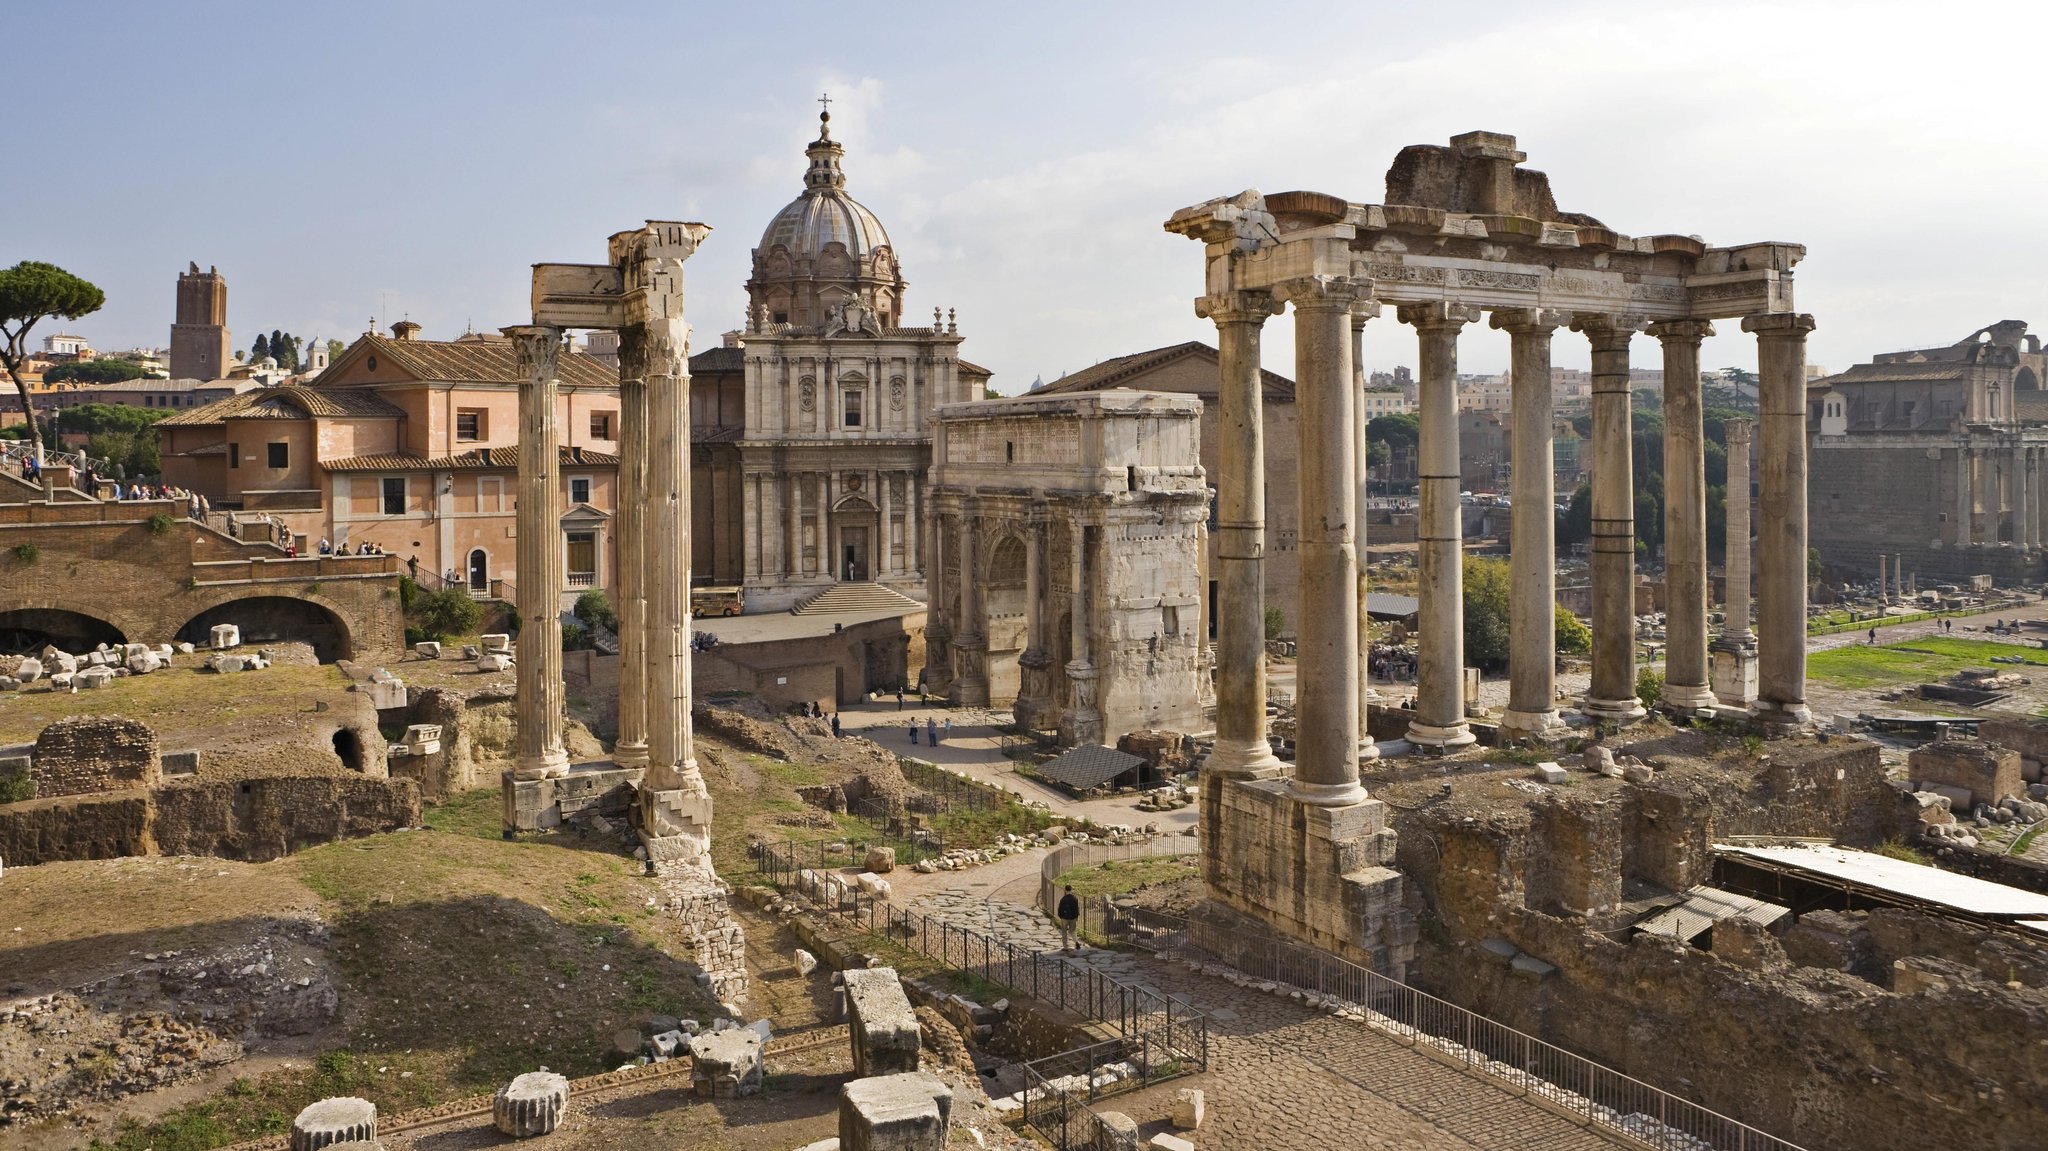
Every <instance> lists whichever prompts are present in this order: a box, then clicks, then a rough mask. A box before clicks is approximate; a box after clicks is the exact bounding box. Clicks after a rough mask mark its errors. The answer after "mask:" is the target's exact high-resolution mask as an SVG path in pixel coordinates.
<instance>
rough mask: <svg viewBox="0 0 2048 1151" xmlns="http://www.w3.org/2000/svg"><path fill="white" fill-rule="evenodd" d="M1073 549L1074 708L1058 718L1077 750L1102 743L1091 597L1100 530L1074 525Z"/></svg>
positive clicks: (1070, 666) (1071, 645)
mask: <svg viewBox="0 0 2048 1151" xmlns="http://www.w3.org/2000/svg"><path fill="white" fill-rule="evenodd" d="M1072 530H1073V533H1074V546H1073V559H1072V563H1071V565H1070V566H1071V568H1072V573H1071V574H1072V578H1073V582H1072V584H1071V585H1070V587H1071V593H1070V594H1071V595H1072V597H1073V598H1072V599H1070V600H1069V601H1068V602H1069V603H1070V604H1071V605H1072V616H1073V618H1072V620H1071V624H1070V626H1071V628H1072V634H1071V638H1070V641H1069V644H1068V647H1069V649H1070V650H1071V651H1072V652H1073V658H1072V659H1070V660H1068V661H1067V680H1068V682H1069V683H1070V684H1072V685H1073V689H1074V694H1073V699H1074V706H1073V707H1072V708H1071V709H1069V710H1068V712H1067V714H1065V715H1064V716H1061V717H1060V738H1061V740H1062V741H1064V742H1066V743H1069V744H1073V745H1075V746H1079V745H1081V744H1086V743H1101V742H1102V712H1101V710H1100V709H1099V708H1098V707H1097V705H1096V687H1097V683H1096V681H1097V680H1098V679H1099V678H1100V677H1101V674H1102V673H1101V670H1100V669H1099V668H1097V667H1096V666H1095V618H1094V614H1095V597H1094V596H1093V595H1091V594H1090V592H1089V589H1090V587H1091V586H1092V585H1091V584H1090V582H1089V581H1090V580H1092V579H1094V578H1095V576H1096V574H1097V573H1098V572H1099V571H1100V570H1101V561H1100V557H1099V554H1098V548H1099V546H1100V540H1101V537H1102V529H1101V528H1099V527H1093V526H1089V525H1087V524H1084V523H1082V522H1081V521H1079V520H1075V521H1074V523H1073V529H1072Z"/></svg>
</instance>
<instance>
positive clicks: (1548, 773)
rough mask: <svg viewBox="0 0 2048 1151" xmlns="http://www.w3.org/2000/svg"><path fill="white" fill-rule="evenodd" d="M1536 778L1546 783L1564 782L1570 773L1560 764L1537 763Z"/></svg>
mask: <svg viewBox="0 0 2048 1151" xmlns="http://www.w3.org/2000/svg"><path fill="white" fill-rule="evenodd" d="M1536 778H1537V779H1540V780H1542V781H1543V782H1544V783H1563V782H1564V781H1565V780H1566V778H1568V773H1567V772H1566V771H1565V769H1564V768H1563V767H1562V766H1561V765H1559V764H1556V763H1539V764H1537V765H1536Z"/></svg>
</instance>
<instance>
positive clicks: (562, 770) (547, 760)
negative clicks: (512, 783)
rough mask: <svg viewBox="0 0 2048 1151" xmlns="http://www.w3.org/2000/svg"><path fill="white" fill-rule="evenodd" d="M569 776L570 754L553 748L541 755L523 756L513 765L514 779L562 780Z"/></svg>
mask: <svg viewBox="0 0 2048 1151" xmlns="http://www.w3.org/2000/svg"><path fill="white" fill-rule="evenodd" d="M567 774H569V753H568V752H566V751H564V750H562V749H561V748H553V749H551V750H548V751H544V752H542V753H540V754H539V755H523V756H520V757H519V758H518V759H517V760H515V761H514V762H513V764H512V778H513V779H560V778H562V777H563V776H565V775H567Z"/></svg>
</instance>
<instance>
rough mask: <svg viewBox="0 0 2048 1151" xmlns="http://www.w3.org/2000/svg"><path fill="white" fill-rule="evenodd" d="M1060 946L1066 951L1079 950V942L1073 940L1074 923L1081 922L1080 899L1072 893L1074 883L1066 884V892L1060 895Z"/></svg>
mask: <svg viewBox="0 0 2048 1151" xmlns="http://www.w3.org/2000/svg"><path fill="white" fill-rule="evenodd" d="M1059 919H1060V947H1061V948H1062V949H1063V950H1067V951H1079V950H1080V949H1081V947H1080V944H1078V943H1075V942H1074V928H1075V925H1077V924H1079V923H1080V922H1081V900H1080V897H1079V896H1076V895H1075V894H1074V885H1073V884H1071V883H1070V884H1068V885H1067V890H1066V894H1064V895H1062V896H1060V915H1059Z"/></svg>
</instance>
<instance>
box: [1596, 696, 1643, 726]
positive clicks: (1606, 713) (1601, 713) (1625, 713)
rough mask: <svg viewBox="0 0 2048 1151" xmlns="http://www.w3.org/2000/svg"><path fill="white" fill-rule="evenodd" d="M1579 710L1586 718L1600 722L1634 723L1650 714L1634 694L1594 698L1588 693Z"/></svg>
mask: <svg viewBox="0 0 2048 1151" xmlns="http://www.w3.org/2000/svg"><path fill="white" fill-rule="evenodd" d="M1579 712H1580V714H1582V715H1584V716H1585V717H1586V718H1587V719H1591V720H1596V721H1598V722H1602V723H1634V722H1636V721H1637V720H1639V719H1641V718H1643V717H1644V716H1646V715H1648V714H1650V713H1649V712H1648V711H1646V710H1644V709H1643V701H1642V700H1640V699H1637V698H1635V697H1634V696H1630V697H1629V698H1627V699H1594V698H1593V697H1592V696H1590V695H1589V696H1587V697H1586V702H1585V703H1584V704H1583V705H1581V706H1580V708H1579Z"/></svg>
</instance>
